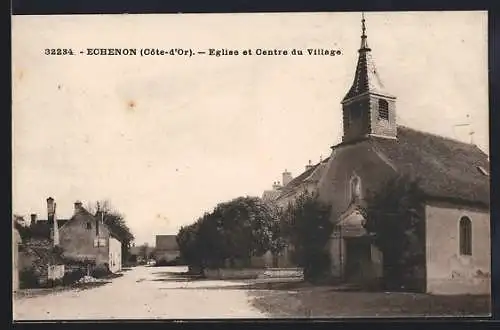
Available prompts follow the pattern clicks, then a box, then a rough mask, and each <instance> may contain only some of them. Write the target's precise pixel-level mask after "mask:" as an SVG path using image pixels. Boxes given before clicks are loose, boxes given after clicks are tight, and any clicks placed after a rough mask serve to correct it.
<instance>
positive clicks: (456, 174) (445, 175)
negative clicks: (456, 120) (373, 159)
mask: <svg viewBox="0 0 500 330" xmlns="http://www.w3.org/2000/svg"><path fill="white" fill-rule="evenodd" d="M370 140H371V141H372V143H373V145H374V147H375V148H377V150H378V151H380V152H382V153H383V154H384V155H385V156H386V157H387V158H388V160H389V162H391V163H392V165H394V166H395V168H396V169H397V170H398V172H400V173H401V174H408V175H411V176H412V177H414V178H415V179H417V180H418V182H419V188H420V189H421V190H422V192H423V193H424V194H425V195H427V196H431V197H435V198H443V199H453V200H457V201H464V202H472V203H478V204H481V205H483V206H489V204H490V188H489V181H490V178H489V174H488V172H487V171H489V161H488V156H487V155H486V154H485V153H484V152H483V151H482V150H481V149H479V148H478V147H477V146H476V145H473V144H468V143H464V142H460V141H456V140H453V139H450V138H446V137H442V136H438V135H434V134H430V133H426V132H421V131H417V130H414V129H411V128H408V127H404V126H398V135H397V139H396V140H394V139H386V138H378V137H371V138H370Z"/></svg>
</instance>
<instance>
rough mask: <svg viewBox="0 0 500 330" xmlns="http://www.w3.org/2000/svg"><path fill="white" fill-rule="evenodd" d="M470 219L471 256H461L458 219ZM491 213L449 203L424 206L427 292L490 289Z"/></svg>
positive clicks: (484, 292) (473, 291) (482, 290)
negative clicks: (464, 217) (465, 217)
mask: <svg viewBox="0 0 500 330" xmlns="http://www.w3.org/2000/svg"><path fill="white" fill-rule="evenodd" d="M462 216H467V217H469V218H470V220H471V222H472V255H470V256H467V255H460V242H459V221H460V218H461V217H462ZM490 256H491V247H490V215H489V212H488V211H484V210H477V209H472V208H465V207H460V206H455V205H451V204H442V203H439V204H438V203H429V204H427V205H426V260H427V274H426V275H427V292H428V293H434V294H489V293H490V292H491V275H490V274H491V257H490Z"/></svg>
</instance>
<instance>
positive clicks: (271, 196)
mask: <svg viewBox="0 0 500 330" xmlns="http://www.w3.org/2000/svg"><path fill="white" fill-rule="evenodd" d="M280 194H281V191H280V190H265V191H264V193H262V199H263V200H264V201H272V200H275V199H276V198H278V197H279V195H280Z"/></svg>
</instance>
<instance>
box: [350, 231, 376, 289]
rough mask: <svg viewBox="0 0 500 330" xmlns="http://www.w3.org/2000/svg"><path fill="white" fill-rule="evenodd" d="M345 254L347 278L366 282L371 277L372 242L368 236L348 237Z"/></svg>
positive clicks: (352, 280)
mask: <svg viewBox="0 0 500 330" xmlns="http://www.w3.org/2000/svg"><path fill="white" fill-rule="evenodd" d="M345 242H346V254H345V278H346V280H347V281H349V282H364V281H366V280H369V279H371V277H372V276H373V274H372V255H371V242H370V240H368V239H366V237H353V238H347V239H346V240H345Z"/></svg>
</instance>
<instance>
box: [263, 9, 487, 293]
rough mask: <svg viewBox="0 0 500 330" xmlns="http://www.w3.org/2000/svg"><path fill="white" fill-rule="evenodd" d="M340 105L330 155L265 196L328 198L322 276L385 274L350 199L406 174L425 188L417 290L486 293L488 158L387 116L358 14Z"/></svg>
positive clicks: (389, 110)
mask: <svg viewBox="0 0 500 330" xmlns="http://www.w3.org/2000/svg"><path fill="white" fill-rule="evenodd" d="M341 104H342V113H343V129H344V131H343V138H342V142H341V143H339V144H337V145H335V146H333V147H332V152H331V155H330V157H329V158H327V159H325V160H324V161H320V162H319V163H318V164H316V165H313V166H312V167H311V168H307V169H306V171H305V172H304V173H302V174H301V175H299V176H298V177H297V178H295V179H293V180H291V181H290V182H289V183H288V184H287V185H285V186H284V187H276V190H277V191H279V193H274V194H271V193H269V192H267V193H266V194H265V195H266V198H268V199H269V197H270V196H271V197H272V198H270V199H272V200H274V202H275V203H277V204H278V205H282V206H284V205H286V204H287V203H288V202H290V201H291V200H293V199H294V198H296V196H298V194H300V193H302V192H303V191H309V192H315V193H316V194H317V195H318V197H319V199H320V200H321V201H323V202H325V203H328V204H329V205H332V215H331V217H332V218H331V220H332V222H333V223H335V224H336V225H337V226H336V227H337V229H336V230H335V231H334V232H333V234H332V237H331V239H330V243H329V244H328V247H327V248H328V251H329V254H330V259H331V275H332V276H333V277H336V278H339V279H342V280H344V281H351V282H357V281H369V280H376V279H380V278H382V277H383V276H384V269H383V254H382V252H381V251H379V249H378V248H377V247H376V246H375V245H374V243H373V239H372V235H370V234H369V233H367V231H366V230H365V228H364V223H366V219H364V218H363V215H362V213H361V212H360V211H359V210H360V209H359V207H360V205H361V204H362V203H363V200H364V198H365V197H366V196H367V194H368V193H369V192H383V191H384V188H385V187H386V185H387V183H388V182H389V181H390V180H391V179H392V178H395V177H400V176H403V177H404V176H405V175H406V176H407V177H409V178H412V179H415V182H417V184H418V189H419V191H420V192H421V194H422V195H423V196H424V197H423V199H422V200H421V205H420V208H419V210H418V218H419V219H420V221H421V223H420V225H422V226H423V228H424V232H425V234H424V236H425V237H424V240H423V242H422V244H424V245H425V246H424V247H423V248H424V249H425V258H424V259H425V260H424V261H423V262H422V264H421V265H420V270H421V274H420V275H419V278H418V279H417V280H418V281H419V283H420V285H421V286H420V290H421V291H424V292H428V293H439V294H465V293H489V292H490V286H491V278H490V277H491V275H490V274H491V261H490V260H491V259H490V256H491V247H490V214H489V207H490V200H489V192H490V190H489V189H490V188H489V172H488V169H489V160H488V156H487V155H486V154H485V153H484V152H483V151H482V150H480V149H479V148H478V147H477V146H476V145H473V144H469V143H464V142H461V141H457V140H454V139H450V138H446V137H442V136H438V135H434V134H430V133H426V132H422V131H418V130H415V129H412V128H409V127H404V126H401V125H398V124H397V123H396V111H397V109H396V97H395V96H394V95H392V94H390V93H388V92H387V91H386V89H385V87H384V85H383V83H382V81H381V79H380V76H379V72H378V71H377V70H376V69H375V65H374V63H373V59H372V57H371V49H370V48H369V46H368V42H367V35H366V29H365V20H364V18H363V20H362V35H361V46H360V49H359V51H358V63H357V67H356V71H355V75H354V81H353V84H352V86H351V88H350V89H349V90H348V92H347V94H346V96H345V97H344V99H343V100H342V102H341ZM263 197H264V196H263Z"/></svg>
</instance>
